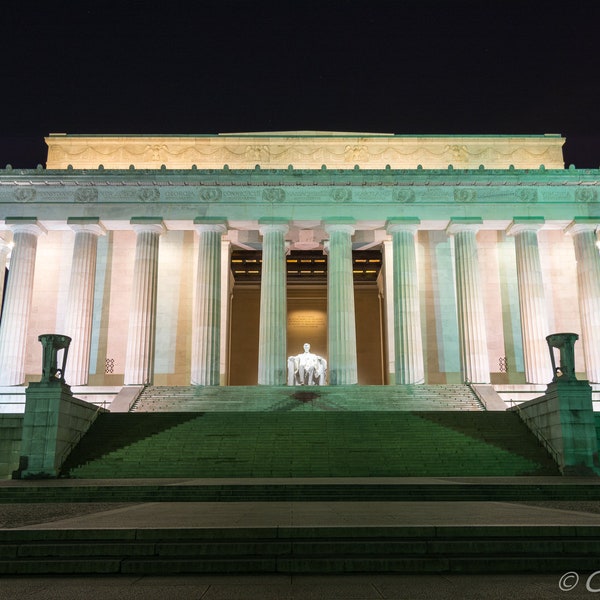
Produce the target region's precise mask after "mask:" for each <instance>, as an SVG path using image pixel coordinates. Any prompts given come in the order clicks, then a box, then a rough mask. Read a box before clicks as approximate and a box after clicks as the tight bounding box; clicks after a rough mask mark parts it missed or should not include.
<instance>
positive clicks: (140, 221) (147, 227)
mask: <svg viewBox="0 0 600 600" xmlns="http://www.w3.org/2000/svg"><path fill="white" fill-rule="evenodd" d="M129 223H130V225H131V228H132V229H133V230H134V231H135V232H136V233H143V232H148V233H158V234H159V235H160V234H162V233H164V232H165V229H166V228H165V225H164V223H163V220H162V217H132V218H131V220H130V221H129Z"/></svg>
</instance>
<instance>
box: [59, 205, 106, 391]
mask: <svg viewBox="0 0 600 600" xmlns="http://www.w3.org/2000/svg"><path fill="white" fill-rule="evenodd" d="M67 224H68V225H69V227H70V228H71V229H72V230H73V231H74V232H75V243H74V245H73V259H72V262H71V278H70V281H69V295H68V298H67V312H66V320H65V333H66V335H68V336H69V337H70V338H71V345H70V347H69V362H68V363H67V372H66V380H67V383H68V384H69V385H87V383H88V378H89V371H90V347H91V343H92V317H93V308H94V284H95V281H96V256H97V250H98V236H100V235H104V227H102V225H101V224H100V220H99V219H98V218H86V217H84V218H71V219H68V220H67Z"/></svg>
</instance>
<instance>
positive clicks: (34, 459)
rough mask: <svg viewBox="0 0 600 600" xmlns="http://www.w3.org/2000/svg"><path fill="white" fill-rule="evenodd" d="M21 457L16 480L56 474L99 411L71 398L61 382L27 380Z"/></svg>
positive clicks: (66, 387)
mask: <svg viewBox="0 0 600 600" xmlns="http://www.w3.org/2000/svg"><path fill="white" fill-rule="evenodd" d="M25 394H26V400H25V415H24V419H23V436H22V440H21V460H20V465H19V469H18V471H15V473H14V474H13V477H14V478H15V479H36V478H48V477H58V475H59V472H60V467H61V466H62V464H63V462H64V461H65V459H66V458H67V456H68V455H69V452H70V451H71V450H72V448H73V447H74V446H75V444H76V443H77V442H78V441H79V439H80V438H81V436H82V435H83V434H84V433H85V432H86V431H87V430H88V428H89V427H90V425H91V424H92V423H93V421H94V419H95V418H96V416H97V415H98V413H99V412H100V411H102V412H105V411H104V409H101V408H98V407H96V406H94V405H93V404H89V403H88V402H84V401H83V400H79V399H78V398H74V397H73V394H72V393H71V388H70V387H69V386H68V385H66V384H65V383H62V382H61V381H58V380H56V381H51V382H45V381H40V382H37V383H30V384H29V387H28V388H27V390H26V392H25Z"/></svg>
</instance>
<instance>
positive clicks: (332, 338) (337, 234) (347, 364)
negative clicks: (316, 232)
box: [325, 223, 358, 385]
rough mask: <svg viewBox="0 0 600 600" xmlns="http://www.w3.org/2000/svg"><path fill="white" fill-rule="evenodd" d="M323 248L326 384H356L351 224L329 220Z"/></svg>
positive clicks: (352, 229)
mask: <svg viewBox="0 0 600 600" xmlns="http://www.w3.org/2000/svg"><path fill="white" fill-rule="evenodd" d="M325 231H326V232H327V233H328V234H329V242H328V244H327V249H328V253H329V258H328V261H327V337H328V353H329V364H328V369H329V383H330V384H331V385H349V384H356V383H358V366H357V357H356V322H355V311H354V279H353V274H352V234H353V233H354V226H353V225H350V224H346V223H344V224H340V223H331V224H327V225H325Z"/></svg>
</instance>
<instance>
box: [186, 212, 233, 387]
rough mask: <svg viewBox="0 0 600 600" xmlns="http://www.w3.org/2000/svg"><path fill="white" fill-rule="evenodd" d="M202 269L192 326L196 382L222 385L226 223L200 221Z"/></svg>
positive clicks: (199, 237) (198, 230)
mask: <svg viewBox="0 0 600 600" xmlns="http://www.w3.org/2000/svg"><path fill="white" fill-rule="evenodd" d="M195 229H196V231H197V232H198V269H197V273H196V302H195V305H194V314H193V327H192V369H191V371H192V374H191V383H192V385H219V383H220V372H219V371H220V356H221V355H220V348H221V237H222V236H223V233H225V231H226V226H225V224H223V223H196V224H195Z"/></svg>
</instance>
